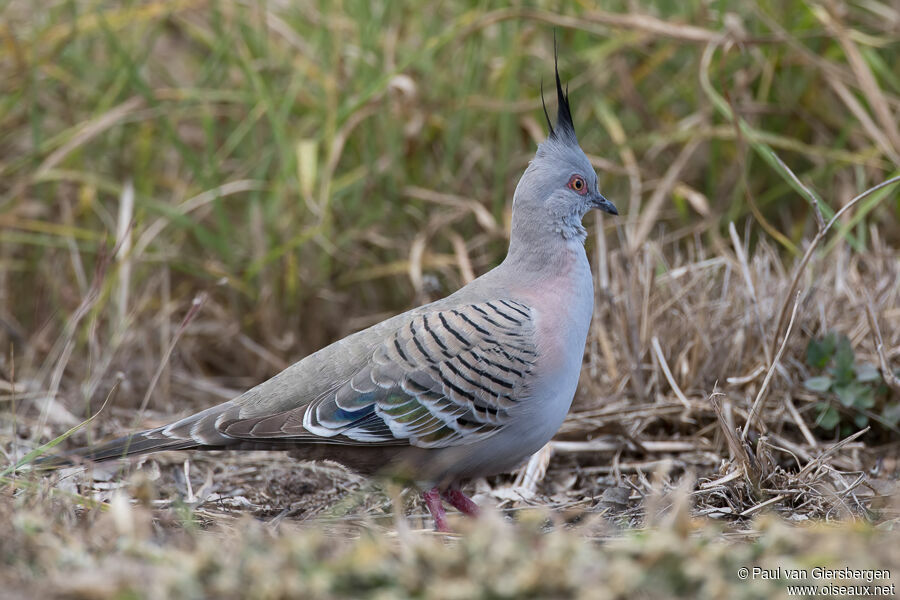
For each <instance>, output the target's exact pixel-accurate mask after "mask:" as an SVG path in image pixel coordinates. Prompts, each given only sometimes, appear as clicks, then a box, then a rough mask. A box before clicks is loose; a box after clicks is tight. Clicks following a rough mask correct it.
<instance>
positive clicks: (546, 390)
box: [41, 66, 618, 531]
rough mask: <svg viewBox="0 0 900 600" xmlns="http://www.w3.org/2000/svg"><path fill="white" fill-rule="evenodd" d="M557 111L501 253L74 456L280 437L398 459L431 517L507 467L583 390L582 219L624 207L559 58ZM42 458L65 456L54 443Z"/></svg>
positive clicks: (317, 449) (309, 454) (54, 461)
mask: <svg viewBox="0 0 900 600" xmlns="http://www.w3.org/2000/svg"><path fill="white" fill-rule="evenodd" d="M556 92H557V100H558V104H559V106H558V112H557V120H556V126H555V127H554V126H553V124H552V123H551V122H550V117H549V114H547V108H546V106H544V116H545V117H546V119H547V125H548V127H549V136H548V138H547V139H546V140H545V141H544V142H542V143H541V144H540V145H539V146H538V149H537V153H536V154H535V156H534V159H533V160H532V161H531V162H530V163H529V165H528V168H527V169H526V170H525V173H524V174H523V175H522V177H521V179H520V180H519V183H518V185H517V186H516V190H515V195H514V197H513V212H512V225H511V233H510V242H509V250H508V253H507V256H506V258H505V260H504V261H503V262H502V263H501V264H500V265H498V266H497V267H495V268H494V269H493V270H491V271H489V272H487V273H485V274H484V275H482V276H481V277H479V278H477V279H475V280H474V281H472V282H471V283H469V284H468V285H466V286H465V287H463V288H461V289H459V290H458V291H456V292H455V293H453V294H451V295H449V296H447V297H446V298H443V299H441V300H438V301H436V302H432V303H430V304H426V305H424V306H420V307H418V308H415V309H412V310H410V311H408V312H405V313H403V314H400V315H397V316H395V317H393V318H390V319H387V320H386V321H383V322H381V323H379V324H377V325H374V326H372V327H369V328H368V329H365V330H363V331H360V332H358V333H354V334H352V335H350V336H348V337H346V338H344V339H342V340H340V341H337V342H335V343H333V344H331V345H329V346H326V347H325V348H322V349H321V350H319V351H318V352H315V353H314V354H311V355H309V356H307V357H306V358H304V359H302V360H300V361H299V362H297V363H295V364H293V365H292V366H290V367H288V368H287V369H285V370H284V371H282V372H281V373H279V374H278V375H276V376H274V377H272V378H271V379H269V380H268V381H265V382H263V383H261V384H259V385H257V386H256V387H254V388H253V389H251V390H249V391H247V392H245V393H243V394H241V395H240V396H238V397H237V398H234V399H232V400H230V401H228V402H225V403H223V404H220V405H218V406H214V407H212V408H208V409H206V410H204V411H202V412H199V413H196V414H194V415H191V416H189V417H186V418H183V419H181V420H179V421H176V422H174V423H171V424H169V425H166V426H164V427H159V428H156V429H150V430H147V431H142V432H139V433H133V434H131V435H127V436H125V437H121V438H118V439H115V440H113V441H110V442H107V443H104V444H100V445H98V446H94V447H89V448H83V449H80V450H76V451H74V452H72V453H71V454H69V455H68V456H69V457H71V456H73V455H74V456H80V457H82V458H85V459H90V460H98V461H99V460H108V459H114V458H121V457H125V456H130V455H136V454H144V453H148V452H156V451H162V450H187V449H198V450H204V449H205V450H220V449H284V450H290V451H291V452H292V454H294V455H295V456H298V457H300V458H302V459H306V460H317V459H331V460H335V461H338V462H340V463H343V464H344V465H346V466H347V467H349V468H351V469H354V470H357V471H359V472H362V473H364V474H378V473H402V474H404V475H405V476H407V477H408V478H409V479H410V480H411V481H413V482H415V483H416V485H418V486H420V488H421V489H424V490H427V491H425V492H424V500H425V504H426V506H427V508H428V510H429V511H430V512H431V514H432V516H433V517H434V521H435V527H436V529H438V530H441V531H446V530H447V529H448V528H447V523H446V515H445V512H444V506H443V503H442V500H443V501H447V502H448V503H449V504H450V505H452V506H454V507H456V508H457V509H459V510H460V511H462V512H464V513H466V514H470V515H474V514H477V512H478V507H477V505H476V504H475V503H474V502H472V501H471V500H470V499H469V498H468V497H466V496H465V495H464V494H463V492H462V491H461V489H460V485H461V483H462V482H465V481H466V480H469V479H471V478H476V477H483V476H487V475H492V474H497V473H502V472H506V471H509V470H511V469H513V468H515V467H516V466H518V465H519V464H520V463H522V462H524V461H525V459H527V458H528V457H529V456H530V455H531V454H533V453H534V452H536V451H537V450H539V449H540V448H541V447H542V446H543V445H544V444H546V443H547V442H548V441H549V440H550V438H551V437H553V435H554V434H555V433H556V431H557V430H558V429H559V427H560V425H561V424H562V422H563V419H564V418H565V416H566V413H567V412H568V410H569V407H570V405H571V403H572V398H573V396H574V394H575V388H576V386H577V384H578V377H579V373H580V370H581V364H582V359H583V355H584V348H585V342H586V339H587V333H588V327H589V324H590V320H591V314H592V312H593V307H594V289H593V281H592V276H591V270H590V265H589V264H588V260H587V255H586V253H585V250H584V240H585V237H586V231H585V228H584V227H583V226H582V224H581V221H582V218H583V217H584V215H585V214H586V213H587V212H588V211H589V210H591V209H595V208H596V209H600V210H602V211H605V212H607V213H611V214H613V215H616V214H618V212H617V210H616V207H615V206H614V205H613V204H612V203H611V202H610V201H608V200H607V199H606V198H604V197H603V196H602V195H601V194H600V192H599V189H598V186H597V174H596V173H595V172H594V170H593V168H592V167H591V163H590V162H589V160H588V158H587V156H585V154H584V152H583V151H582V149H581V147H580V146H579V143H578V140H577V138H576V136H575V128H574V125H573V123H572V115H571V111H570V108H569V100H568V94H567V92H564V91H563V88H562V85H561V83H560V78H559V68H558V66H557V67H556ZM41 462H43V463H44V464H45V466H50V467H53V466H59V465H60V464H64V463H67V462H70V460H69V459H68V458H65V457H63V458H62V460H60V459H59V458H56V457H49V458H48V459H46V460H44V461H41Z"/></svg>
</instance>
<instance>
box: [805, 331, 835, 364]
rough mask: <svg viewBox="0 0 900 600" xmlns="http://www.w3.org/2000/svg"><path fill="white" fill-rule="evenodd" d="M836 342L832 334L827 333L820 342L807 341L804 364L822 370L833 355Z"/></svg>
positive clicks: (814, 340)
mask: <svg viewBox="0 0 900 600" xmlns="http://www.w3.org/2000/svg"><path fill="white" fill-rule="evenodd" d="M835 344H836V340H835V335H834V332H831V333H828V334H827V335H826V336H825V337H823V338H822V339H820V340H816V339H812V340H809V344H808V345H807V346H806V364H808V365H809V366H811V367H815V368H817V369H824V368H825V365H827V364H828V361H829V360H831V356H832V354H834V348H835Z"/></svg>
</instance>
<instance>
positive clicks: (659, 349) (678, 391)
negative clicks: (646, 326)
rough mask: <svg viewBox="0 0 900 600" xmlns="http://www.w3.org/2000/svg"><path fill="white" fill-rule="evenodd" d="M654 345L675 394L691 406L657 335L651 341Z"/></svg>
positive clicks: (686, 405)
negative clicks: (670, 368) (679, 385)
mask: <svg viewBox="0 0 900 600" xmlns="http://www.w3.org/2000/svg"><path fill="white" fill-rule="evenodd" d="M650 343H651V344H652V345H653V352H654V353H655V354H656V358H657V360H659V366H660V368H661V369H662V371H663V375H665V376H666V381H668V382H669V385H670V386H671V387H672V391H673V392H675V396H676V397H677V398H678V400H679V401H680V402H681V403H682V404H684V406H685V408H690V407H691V403H690V402H688V399H687V398H686V397H685V395H684V392H682V391H681V388H680V387H678V383H676V382H675V377H673V376H672V371H670V370H669V365H668V363H666V357H665V356H663V351H662V347H660V345H659V338H658V337H656V336H655V335H654V336H653V339H652V340H651V342H650Z"/></svg>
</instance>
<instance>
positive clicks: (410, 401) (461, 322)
mask: <svg viewBox="0 0 900 600" xmlns="http://www.w3.org/2000/svg"><path fill="white" fill-rule="evenodd" d="M534 336H535V328H534V316H533V311H532V309H531V308H529V307H528V306H526V305H524V304H522V303H519V302H514V301H512V300H496V301H491V302H482V303H477V304H468V305H464V306H459V307H455V308H450V309H443V310H435V311H430V312H423V313H419V314H417V315H415V316H414V317H412V318H411V319H410V320H409V321H408V322H407V323H406V324H404V325H403V326H401V327H400V328H399V329H398V330H396V331H395V332H393V333H392V334H391V335H389V336H387V338H386V339H385V340H384V341H383V342H382V343H381V344H380V345H378V346H377V347H376V348H375V350H374V352H373V353H372V354H371V357H370V359H369V360H368V361H367V362H365V363H364V365H363V366H362V367H361V368H360V369H359V370H357V371H356V372H355V373H354V374H353V376H352V377H350V378H349V379H347V380H346V381H343V382H342V383H340V384H339V385H337V386H335V387H334V388H332V389H331V390H329V391H328V392H327V393H325V394H323V395H321V396H319V397H318V398H316V399H314V400H313V401H312V402H310V403H309V404H307V405H304V406H301V407H298V408H295V409H292V410H288V411H285V412H282V413H278V414H276V415H270V416H267V417H258V418H254V419H238V420H235V421H231V422H227V421H226V422H221V421H220V423H219V430H220V431H221V433H223V434H224V435H226V436H229V437H233V438H239V439H257V440H262V439H269V440H273V441H274V439H278V440H280V441H284V442H287V441H291V440H295V441H316V440H315V439H314V438H319V439H318V441H322V442H331V443H344V444H348V443H349V444H411V445H414V446H419V447H424V448H439V447H445V446H453V445H460V444H467V443H471V442H473V441H476V440H480V439H484V438H485V437H488V436H490V435H492V434H493V433H495V432H496V431H498V430H499V429H500V428H502V427H503V426H504V425H505V424H506V423H507V422H508V421H509V419H510V414H511V410H512V409H513V408H514V407H515V406H516V404H517V403H519V402H520V401H521V400H522V399H524V398H527V397H528V396H529V382H530V379H531V372H532V368H533V366H534V361H535V358H536V349H535V342H534Z"/></svg>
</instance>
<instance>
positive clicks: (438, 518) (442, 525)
mask: <svg viewBox="0 0 900 600" xmlns="http://www.w3.org/2000/svg"><path fill="white" fill-rule="evenodd" d="M422 497H423V498H425V506H427V507H428V512H430V513H431V516H432V518H434V529H435V531H443V532H444V533H448V532H449V531H450V527H449V526H448V525H447V513H446V512H444V504H443V503H442V502H441V491H440V490H439V489H437V488H432V489H430V490H428V491H427V492H425V493H424V494H422Z"/></svg>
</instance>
